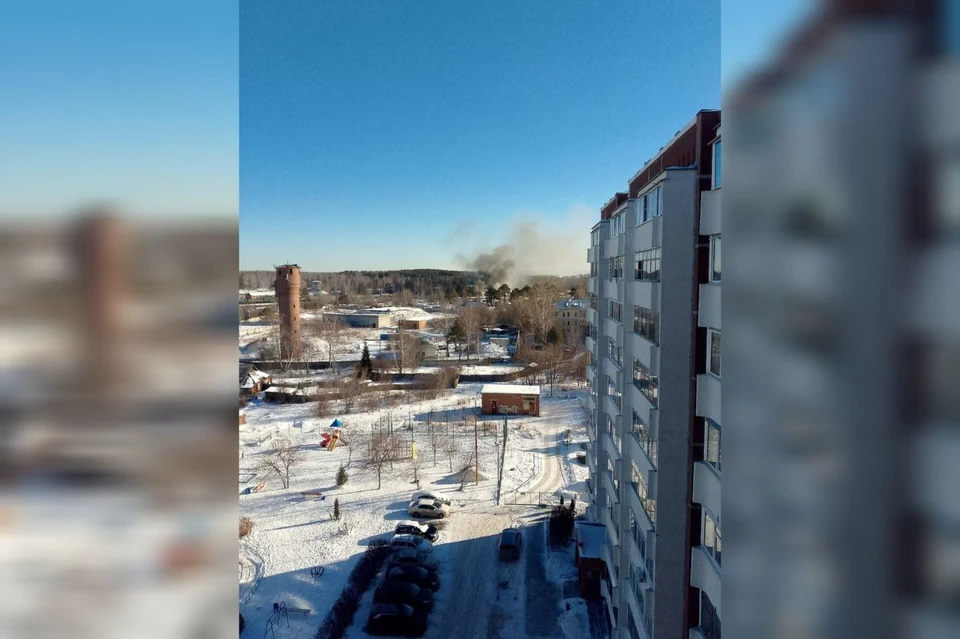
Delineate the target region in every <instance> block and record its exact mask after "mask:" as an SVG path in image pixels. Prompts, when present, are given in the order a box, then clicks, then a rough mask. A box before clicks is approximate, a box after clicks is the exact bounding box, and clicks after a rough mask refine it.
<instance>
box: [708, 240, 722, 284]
mask: <svg viewBox="0 0 960 639" xmlns="http://www.w3.org/2000/svg"><path fill="white" fill-rule="evenodd" d="M710 281H711V282H719V281H720V236H719V235H714V236H712V237H711V238H710Z"/></svg>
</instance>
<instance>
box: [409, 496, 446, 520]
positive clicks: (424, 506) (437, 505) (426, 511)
mask: <svg viewBox="0 0 960 639" xmlns="http://www.w3.org/2000/svg"><path fill="white" fill-rule="evenodd" d="M407 512H408V513H410V514H411V515H413V516H414V517H429V518H431V519H443V518H444V517H447V516H448V515H449V514H450V506H448V505H446V504H444V503H441V502H439V501H436V500H434V499H418V500H416V501H412V502H410V505H409V506H408V507H407Z"/></svg>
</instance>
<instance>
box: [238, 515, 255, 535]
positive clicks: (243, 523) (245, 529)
mask: <svg viewBox="0 0 960 639" xmlns="http://www.w3.org/2000/svg"><path fill="white" fill-rule="evenodd" d="M251 530H253V520H252V519H250V518H249V517H241V518H240V539H243V538H244V537H246V536H247V535H249V534H250V531H251Z"/></svg>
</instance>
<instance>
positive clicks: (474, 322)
mask: <svg viewBox="0 0 960 639" xmlns="http://www.w3.org/2000/svg"><path fill="white" fill-rule="evenodd" d="M486 310H487V309H485V308H483V307H480V306H465V307H463V308H462V309H460V313H459V314H458V316H457V320H458V321H459V322H460V326H461V327H462V328H463V332H464V335H465V336H466V341H467V343H468V344H471V345H472V346H474V350H475V351H476V352H477V356H478V357H479V356H480V341H481V339H482V338H483V324H484V320H485V319H486V316H487V313H486ZM468 359H469V354H468Z"/></svg>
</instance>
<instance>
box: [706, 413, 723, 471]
mask: <svg viewBox="0 0 960 639" xmlns="http://www.w3.org/2000/svg"><path fill="white" fill-rule="evenodd" d="M704 431H705V432H704V440H705V441H704V446H703V461H705V462H707V463H708V464H710V465H711V466H713V467H714V468H716V469H717V470H718V471H719V470H720V426H719V425H718V424H717V423H716V422H715V421H713V420H712V419H707V420H706V428H705V429H704Z"/></svg>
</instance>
